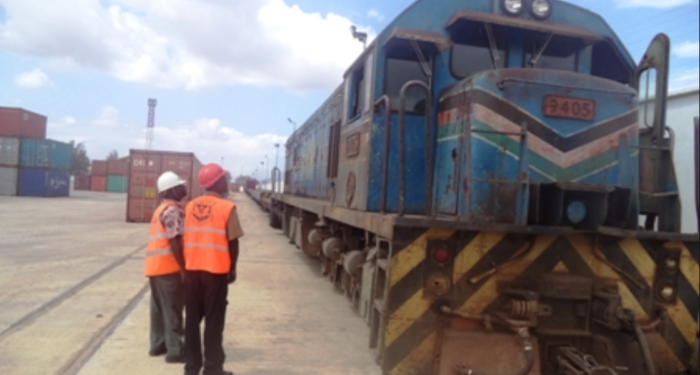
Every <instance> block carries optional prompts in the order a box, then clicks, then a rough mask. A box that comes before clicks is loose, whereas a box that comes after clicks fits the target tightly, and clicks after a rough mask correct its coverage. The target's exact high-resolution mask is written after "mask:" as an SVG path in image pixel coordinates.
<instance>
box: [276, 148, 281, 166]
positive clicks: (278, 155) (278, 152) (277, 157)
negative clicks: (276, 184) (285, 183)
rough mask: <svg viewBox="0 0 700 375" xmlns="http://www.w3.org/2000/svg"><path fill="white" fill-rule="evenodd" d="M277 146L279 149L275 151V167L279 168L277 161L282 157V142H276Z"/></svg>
mask: <svg viewBox="0 0 700 375" xmlns="http://www.w3.org/2000/svg"><path fill="white" fill-rule="evenodd" d="M275 148H276V149H277V151H275V168H278V166H277V162H278V161H279V157H280V144H279V143H275Z"/></svg>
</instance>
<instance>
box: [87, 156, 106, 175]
mask: <svg viewBox="0 0 700 375" xmlns="http://www.w3.org/2000/svg"><path fill="white" fill-rule="evenodd" d="M90 172H91V174H92V175H93V176H106V175H107V161H105V160H93V161H92V168H91V170H90Z"/></svg>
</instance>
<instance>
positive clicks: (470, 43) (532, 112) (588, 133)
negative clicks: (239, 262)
mask: <svg viewBox="0 0 700 375" xmlns="http://www.w3.org/2000/svg"><path fill="white" fill-rule="evenodd" d="M669 50H670V41H669V39H668V37H666V36H665V35H663V34H661V35H659V36H657V37H656V38H655V39H654V40H653V42H652V43H651V45H650V47H649V49H648V51H647V53H646V54H645V56H644V58H643V60H642V61H641V63H639V64H636V63H635V62H634V61H633V59H632V58H631V57H630V54H629V53H628V51H627V50H626V49H625V47H624V45H623V44H622V42H621V41H620V40H619V39H618V38H617V36H616V35H615V33H614V32H613V30H611V29H610V27H609V26H608V25H607V23H606V22H605V21H604V20H603V19H602V18H601V17H600V16H598V15H596V14H594V13H591V12H590V11H587V10H584V9H582V8H579V7H577V6H574V5H571V4H568V3H565V2H562V1H554V0H551V1H550V0H533V1H530V0H523V1H519V0H508V1H505V0H503V1H501V0H472V1H461V0H419V1H416V2H415V3H413V4H412V5H411V6H410V7H408V8H407V9H406V10H405V11H404V12H403V13H401V14H400V15H399V16H398V17H397V18H396V19H395V20H393V21H392V22H391V23H390V24H389V25H388V27H387V29H386V30H384V31H383V32H381V33H380V34H379V35H378V36H377V38H376V39H375V41H374V42H372V43H371V45H369V46H368V47H367V48H366V50H365V51H364V52H363V54H362V55H361V56H360V57H359V58H358V59H357V61H356V62H355V63H354V64H353V65H352V66H351V67H350V69H349V70H348V71H347V73H346V74H345V80H344V83H343V84H342V85H341V86H340V87H339V88H338V89H337V90H335V91H334V92H333V94H332V95H331V97H330V98H329V99H328V100H327V101H326V102H325V103H324V104H323V105H322V106H321V107H320V108H319V109H318V110H317V111H316V112H315V113H314V114H313V115H312V116H311V117H310V118H309V119H308V121H307V122H306V123H305V124H304V125H303V126H302V127H300V128H299V129H298V130H297V131H296V132H295V133H294V134H293V135H292V137H291V138H290V139H289V140H288V142H287V144H286V146H287V154H286V168H285V175H284V191H283V192H282V191H279V190H277V191H276V192H275V193H274V194H272V197H271V203H270V204H271V212H270V215H271V219H270V223H271V224H272V225H273V226H275V227H280V228H282V229H283V230H284V232H285V233H286V234H287V235H288V236H289V237H290V238H291V239H292V240H293V241H294V242H295V243H296V244H297V245H298V246H299V247H300V248H301V249H302V250H303V251H304V252H305V253H306V254H308V255H309V256H311V257H314V258H318V259H319V260H320V263H321V265H322V267H323V270H324V272H325V273H326V274H327V275H328V276H329V278H330V279H331V280H332V282H333V283H334V284H335V285H337V286H338V287H339V288H341V289H342V290H343V291H344V292H345V293H346V294H347V296H348V297H349V298H350V300H351V301H352V302H353V305H354V306H355V307H356V308H357V310H358V312H359V315H360V316H361V317H362V318H363V319H364V320H365V321H366V322H367V324H368V325H369V328H370V332H371V334H370V336H371V339H370V343H369V346H370V348H371V349H372V351H373V353H374V355H375V358H376V360H377V362H378V364H379V365H380V366H381V368H382V370H383V372H384V373H385V374H388V375H465V374H494V375H498V374H518V375H526V374H529V375H569V374H618V375H623V374H634V375H651V374H655V375H661V374H663V375H674V374H687V373H689V372H690V371H691V366H692V363H693V361H694V360H695V361H696V360H697V352H695V353H694V345H695V346H696V345H697V323H698V292H699V290H700V280H699V278H700V276H699V272H698V252H699V249H698V235H697V234H684V233H680V228H681V225H680V224H681V223H680V212H681V202H680V198H679V194H678V186H677V181H676V175H675V166H674V162H673V158H672V155H673V147H674V142H673V133H672V132H671V131H670V130H669V129H668V128H667V127H666V126H665V122H664V121H665V111H666V108H665V106H666V100H665V98H666V95H667V88H668V69H669ZM650 98H653V99H650ZM640 103H641V104H640ZM696 173H697V172H696ZM278 174H279V173H278V172H277V171H276V173H275V174H273V176H272V177H273V179H274V178H275V175H278ZM696 189H697V186H696ZM686 209H689V208H687V207H686ZM640 222H642V223H643V224H642V226H641V227H640V225H639V223H640Z"/></svg>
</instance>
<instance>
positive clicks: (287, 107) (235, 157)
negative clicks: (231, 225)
mask: <svg viewBox="0 0 700 375" xmlns="http://www.w3.org/2000/svg"><path fill="white" fill-rule="evenodd" d="M465 1H468V0H465ZM411 2H412V0H384V1H370V0H353V1H338V0H238V1H235V0H150V1H143V0H0V106H6V107H22V108H25V109H27V110H30V111H33V112H37V113H41V114H43V115H45V116H47V117H48V137H49V138H51V139H56V140H60V141H70V140H75V141H77V142H84V143H85V146H86V149H87V151H88V156H89V157H90V158H92V159H104V158H105V157H106V156H107V154H109V152H110V151H112V150H116V151H117V152H118V153H119V155H120V156H123V155H126V154H128V150H129V149H131V148H143V147H144V144H145V138H146V135H145V129H146V123H147V113H148V106H147V100H148V98H156V99H157V101H158V105H157V108H156V116H155V123H156V128H155V136H154V139H155V140H154V143H153V148H154V149H159V150H170V151H185V152H194V153H196V155H197V156H198V158H199V159H200V160H201V161H202V162H204V163H208V162H221V161H222V160H223V163H224V167H225V168H227V169H228V170H230V171H231V173H232V175H234V176H236V175H239V174H241V173H243V174H247V175H249V174H253V173H254V172H255V169H259V171H258V174H257V177H262V174H261V171H262V170H263V169H264V167H263V166H261V162H264V163H267V165H268V166H269V167H270V168H268V170H269V169H271V167H274V166H275V165H276V164H279V166H280V167H283V164H284V143H285V141H286V139H287V137H288V136H289V135H290V134H291V133H292V130H293V125H292V124H291V123H289V122H288V120H287V119H288V118H289V119H292V120H293V121H294V122H296V123H297V124H299V125H301V124H303V122H304V121H305V120H306V119H307V118H308V117H309V116H310V115H311V114H312V113H313V112H314V111H315V110H316V108H318V106H320V105H321V104H322V103H323V101H324V100H325V99H326V98H327V97H328V95H330V93H331V92H332V91H333V89H334V88H336V87H337V86H338V85H339V84H340V83H341V81H342V75H343V72H344V71H345V70H346V69H347V68H348V67H349V65H350V64H351V63H352V62H353V61H354V59H355V58H356V57H357V56H358V54H359V53H361V51H362V45H361V44H360V43H358V42H357V41H356V40H354V39H353V38H352V37H351V35H350V32H349V28H350V26H351V25H357V26H358V28H359V29H361V30H364V31H367V32H368V33H369V34H370V36H373V35H376V34H377V33H379V32H381V30H383V28H384V27H385V26H386V25H387V24H388V23H389V22H390V21H391V20H392V19H393V18H395V17H396V16H397V15H398V14H399V13H400V12H402V11H403V10H404V9H405V8H406V7H407V6H408V5H410V4H411ZM572 2H573V3H575V4H577V5H580V6H582V7H585V8H588V9H591V10H592V11H594V12H596V13H599V14H601V15H602V16H603V17H604V18H605V19H606V20H607V22H608V23H609V24H610V25H611V26H612V27H613V29H614V30H616V32H617V33H618V35H619V36H620V38H621V39H622V40H623V43H625V44H626V45H627V48H628V49H629V51H630V52H631V53H632V55H633V56H634V58H635V59H636V60H637V61H639V59H640V58H641V56H642V55H643V53H644V51H645V50H646V47H647V45H648V43H649V41H650V40H651V39H652V38H653V36H654V35H655V34H656V33H659V32H665V33H667V34H668V35H669V36H670V37H671V40H672V42H673V51H672V73H671V89H670V90H671V91H679V90H684V89H688V88H694V87H697V86H698V81H699V79H700V78H699V74H698V71H699V69H698V66H699V65H700V64H699V62H698V61H699V59H698V51H699V49H700V48H699V46H698V39H699V38H698V34H699V28H700V27H699V21H698V14H699V11H698V2H697V0H573V1H572ZM319 46H321V47H319ZM276 143H277V144H281V146H280V148H279V149H277V148H275V144H276ZM277 155H279V156H277Z"/></svg>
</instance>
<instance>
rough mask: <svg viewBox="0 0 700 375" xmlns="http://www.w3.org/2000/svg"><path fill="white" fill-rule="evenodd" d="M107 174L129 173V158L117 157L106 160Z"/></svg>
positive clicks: (121, 174) (122, 174)
mask: <svg viewBox="0 0 700 375" xmlns="http://www.w3.org/2000/svg"><path fill="white" fill-rule="evenodd" d="M107 175H108V176H109V175H111V176H127V175H129V160H128V159H118V160H108V161H107Z"/></svg>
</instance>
